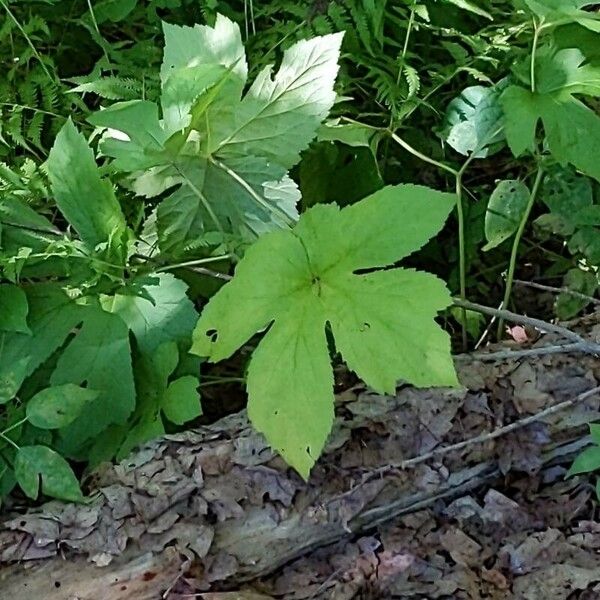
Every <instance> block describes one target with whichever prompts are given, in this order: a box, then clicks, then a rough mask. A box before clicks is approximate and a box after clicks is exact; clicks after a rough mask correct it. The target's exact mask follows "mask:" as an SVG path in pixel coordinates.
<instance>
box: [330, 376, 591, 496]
mask: <svg viewBox="0 0 600 600" xmlns="http://www.w3.org/2000/svg"><path fill="white" fill-rule="evenodd" d="M596 394H600V386H597V387H594V388H592V389H590V390H587V391H586V392H583V393H581V394H579V395H578V396H575V397H574V398H570V399H569V400H565V401H563V402H559V403H558V404H553V405H552V406H549V407H548V408H545V409H544V410H542V411H540V412H539V413H536V414H534V415H529V416H527V417H524V418H522V419H519V420H518V421H514V422H513V423H509V424H508V425H505V426H504V427H499V428H498V429H494V431H489V432H487V433H482V434H480V435H477V436H475V437H472V438H469V439H467V440H463V441H462V442H457V443H456V444H450V445H449V446H441V447H439V448H435V449H434V450H431V451H430V452H426V453H425V454H420V455H419V456H415V457H414V458H409V459H407V460H403V461H401V462H398V463H390V464H389V465H385V467H380V468H379V469H376V470H375V471H372V472H371V473H369V475H368V476H367V477H365V478H364V479H363V480H362V481H361V482H360V483H358V484H356V485H355V486H354V487H353V488H351V489H349V490H348V491H347V492H345V493H344V494H342V496H341V497H345V496H351V495H352V494H354V492H355V491H356V490H357V489H358V488H360V487H362V486H364V485H366V484H367V483H369V482H371V481H373V480H374V479H378V478H380V477H384V476H385V475H389V474H390V473H392V472H398V471H404V470H406V469H410V468H413V467H416V466H417V465H420V464H422V463H424V462H427V461H429V460H431V459H432V458H439V457H441V456H444V455H446V454H450V453H451V452H457V451H459V450H464V449H465V448H468V447H469V446H474V445H477V444H484V443H485V442H489V441H491V440H495V439H496V438H499V437H502V436H505V435H507V434H509V433H512V432H513V431H516V430H518V429H522V428H524V427H527V426H528V425H532V424H533V423H537V422H538V421H541V420H543V419H545V418H546V417H549V416H551V415H553V414H556V413H557V412H561V411H563V410H566V409H567V408H570V407H571V406H574V405H575V404H579V403H580V402H584V401H585V400H587V399H588V398H591V397H592V396H595V395H596ZM339 498H340V497H339V496H338V497H337V498H336V500H339Z"/></svg>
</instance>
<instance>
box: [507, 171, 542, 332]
mask: <svg viewBox="0 0 600 600" xmlns="http://www.w3.org/2000/svg"><path fill="white" fill-rule="evenodd" d="M543 179H544V171H543V169H542V166H541V165H539V166H538V170H537V174H536V176H535V182H534V183H533V188H532V189H531V194H530V195H529V202H528V203H527V207H526V208H525V212H524V213H523V217H522V218H521V222H520V223H519V228H518V229H517V233H516V234H515V239H514V240H513V245H512V251H511V253H510V263H509V265H508V274H507V276H506V289H505V290H504V299H503V300H502V305H501V309H502V310H506V307H507V306H508V303H509V302H510V295H511V293H512V286H513V281H514V278H515V268H516V265H517V256H518V254H519V245H520V243H521V238H522V237H523V232H524V231H525V226H526V225H527V221H528V220H529V215H530V214H531V209H532V208H533V205H534V203H535V199H536V197H537V194H538V191H539V189H540V185H541V183H542V180H543ZM503 328H504V319H502V318H500V319H499V320H498V338H501V337H502V332H503Z"/></svg>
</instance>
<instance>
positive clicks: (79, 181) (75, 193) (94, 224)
mask: <svg viewBox="0 0 600 600" xmlns="http://www.w3.org/2000/svg"><path fill="white" fill-rule="evenodd" d="M46 168H47V171H48V176H49V178H50V182H51V185H52V191H53V193H54V197H55V200H56V204H57V206H58V208H59V209H60V211H61V212H62V214H63V215H64V216H65V218H66V219H67V220H68V221H69V223H70V224H71V225H72V226H73V228H74V229H75V230H76V231H77V233H78V234H79V236H80V237H81V239H82V240H83V242H85V243H86V245H87V246H88V247H89V249H90V250H94V249H95V247H96V246H97V245H98V244H101V243H103V242H108V241H109V240H111V239H115V240H116V241H117V243H118V242H119V241H120V238H121V237H122V236H123V235H124V234H125V232H126V230H127V226H126V224H125V218H124V216H123V213H122V212H121V207H120V206H119V203H118V201H117V199H116V197H115V194H114V191H113V189H112V184H111V183H110V182H109V181H108V180H103V179H102V178H101V177H100V173H99V171H98V167H97V165H96V161H95V159H94V153H93V152H92V150H91V148H90V147H89V146H88V145H87V142H86V140H85V138H84V137H83V135H81V134H80V133H79V132H78V131H77V130H76V129H75V126H74V125H73V123H72V122H71V121H70V120H68V121H67V122H66V123H65V125H64V126H63V128H62V129H61V130H60V132H59V133H58V135H57V136H56V140H55V142H54V145H53V146H52V149H51V151H50V155H49V156H48V160H47V162H46ZM122 252H123V249H121V253H122Z"/></svg>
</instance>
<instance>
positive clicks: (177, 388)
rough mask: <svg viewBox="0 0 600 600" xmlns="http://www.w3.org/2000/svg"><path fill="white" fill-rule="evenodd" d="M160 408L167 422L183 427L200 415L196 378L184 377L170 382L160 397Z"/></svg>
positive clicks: (191, 376)
mask: <svg viewBox="0 0 600 600" xmlns="http://www.w3.org/2000/svg"><path fill="white" fill-rule="evenodd" d="M160 406H161V408H162V410H163V412H164V413H165V416H166V417H167V419H169V421H171V422H172V423H175V424H177V425H183V424H184V423H187V422H188V421H191V420H193V419H195V418H196V417H199V416H200V415H201V414H202V410H201V407H200V395H199V394H198V378H197V377H194V376H193V375H184V376H183V377H180V378H179V379H176V380H175V381H172V382H171V383H170V384H169V386H168V387H167V389H166V391H165V393H164V396H163V397H162V400H161V403H160Z"/></svg>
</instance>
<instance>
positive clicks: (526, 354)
mask: <svg viewBox="0 0 600 600" xmlns="http://www.w3.org/2000/svg"><path fill="white" fill-rule="evenodd" d="M590 350H591V351H592V352H591V354H596V353H597V350H596V347H595V345H592V346H591V347H590V344H589V343H588V342H585V343H583V344H581V343H580V342H573V343H572V344H553V345H550V346H540V347H539V348H525V349H523V350H499V351H498V352H473V353H470V354H457V355H455V356H454V360H457V361H461V362H466V361H473V360H480V361H482V362H491V361H501V360H515V359H517V358H531V357H532V356H546V355H548V354H569V353H571V352H581V353H583V354H587V353H590Z"/></svg>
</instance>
